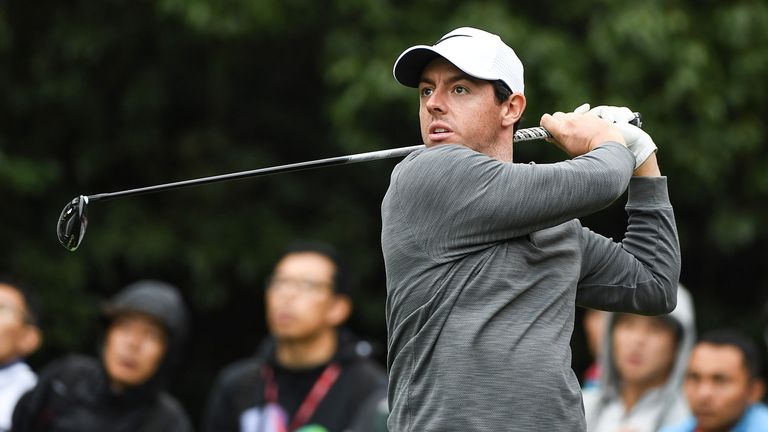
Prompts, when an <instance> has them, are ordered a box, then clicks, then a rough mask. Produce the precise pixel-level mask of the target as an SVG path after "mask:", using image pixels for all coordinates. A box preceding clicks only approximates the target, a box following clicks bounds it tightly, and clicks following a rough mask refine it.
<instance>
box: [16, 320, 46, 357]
mask: <svg viewBox="0 0 768 432" xmlns="http://www.w3.org/2000/svg"><path fill="white" fill-rule="evenodd" d="M42 343H43V332H41V331H40V328H39V327H37V326H35V325H26V326H24V330H23V331H22V332H21V336H20V337H19V339H18V340H17V341H16V347H17V349H18V352H19V355H20V356H21V357H27V356H29V355H31V354H32V353H34V352H35V351H37V349H38V348H40V345H41V344H42Z"/></svg>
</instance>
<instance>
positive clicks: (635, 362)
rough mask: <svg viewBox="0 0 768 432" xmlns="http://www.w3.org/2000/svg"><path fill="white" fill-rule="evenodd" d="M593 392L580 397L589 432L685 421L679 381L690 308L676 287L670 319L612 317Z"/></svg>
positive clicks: (637, 431)
mask: <svg viewBox="0 0 768 432" xmlns="http://www.w3.org/2000/svg"><path fill="white" fill-rule="evenodd" d="M607 330H608V331H607V334H606V338H605V341H604V343H603V352H602V353H601V357H600V365H601V369H602V371H603V377H602V378H601V382H600V384H599V386H598V388H593V389H589V390H585V391H584V410H585V414H586V419H587V429H588V430H589V431H590V432H608V431H610V432H616V431H617V430H621V431H622V432H630V431H631V432H651V431H657V430H658V429H659V428H660V427H662V426H665V425H668V424H673V423H676V422H679V421H680V420H682V419H684V418H685V417H687V416H688V415H689V410H688V406H687V404H686V401H685V397H684V396H683V394H682V389H681V385H682V380H683V376H684V374H685V369H686V366H687V364H688V363H687V362H688V355H689V353H690V350H691V346H692V345H693V341H694V317H693V304H692V301H691V298H690V295H689V294H688V292H687V290H686V289H685V288H683V287H682V286H679V287H678V294H677V307H676V308H675V309H674V310H673V311H672V313H670V314H668V315H663V316H656V317H649V316H642V315H634V314H625V313H620V314H612V315H611V316H610V317H609V318H608V328H607Z"/></svg>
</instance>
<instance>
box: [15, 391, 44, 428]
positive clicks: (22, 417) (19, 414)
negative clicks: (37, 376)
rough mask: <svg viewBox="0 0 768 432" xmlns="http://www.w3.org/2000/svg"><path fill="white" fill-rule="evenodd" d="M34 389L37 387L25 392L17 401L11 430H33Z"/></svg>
mask: <svg viewBox="0 0 768 432" xmlns="http://www.w3.org/2000/svg"><path fill="white" fill-rule="evenodd" d="M38 385H39V384H38ZM34 391H35V389H32V390H29V391H28V392H26V393H24V395H23V396H22V397H21V398H19V400H18V402H16V408H14V410H13V417H12V418H11V432H27V431H31V430H32V418H33V415H34V406H33V405H34V403H33V401H34V400H35V397H34V396H33V393H34Z"/></svg>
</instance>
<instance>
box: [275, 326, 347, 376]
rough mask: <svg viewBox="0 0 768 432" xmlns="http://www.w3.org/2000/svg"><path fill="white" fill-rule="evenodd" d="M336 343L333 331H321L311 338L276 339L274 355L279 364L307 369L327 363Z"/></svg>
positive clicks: (334, 350) (334, 352)
mask: <svg viewBox="0 0 768 432" xmlns="http://www.w3.org/2000/svg"><path fill="white" fill-rule="evenodd" d="M337 345H338V341H337V336H336V332H335V331H327V332H323V333H321V334H319V335H317V336H316V337H313V338H311V339H302V340H278V341H277V350H276V353H275V357H276V359H277V363H278V364H279V365H280V366H283V367H286V368H291V369H307V368H311V367H314V366H320V365H322V364H325V363H328V362H329V361H330V360H331V358H333V355H334V354H336V348H337Z"/></svg>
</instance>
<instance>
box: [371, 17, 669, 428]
mask: <svg viewBox="0 0 768 432" xmlns="http://www.w3.org/2000/svg"><path fill="white" fill-rule="evenodd" d="M394 76H395V78H396V79H397V81H398V82H400V83H401V84H403V85H405V86H407V87H413V88H418V96H419V120H420V126H421V135H422V139H423V140H424V143H425V144H426V147H427V148H426V149H425V150H420V151H417V152H414V153H412V154H410V155H409V156H408V157H406V158H405V159H404V160H403V161H402V162H400V163H399V164H398V165H397V167H396V168H395V169H394V171H393V172H392V176H391V182H390V185H389V189H388V191H387V194H386V196H385V197H384V200H383V203H382V248H383V253H384V260H385V264H386V272H387V310H386V314H387V325H388V345H389V358H388V370H389V390H388V392H389V404H390V409H391V414H390V417H389V420H388V425H389V430H392V431H398V432H403V431H419V432H422V431H501V430H510V431H512V430H514V431H545V430H546V431H569V432H572V431H584V430H585V429H586V426H585V421H584V411H583V408H582V400H581V392H580V389H579V382H578V380H577V378H576V376H575V375H574V372H573V371H572V369H571V351H570V347H569V342H570V339H571V333H572V331H573V326H574V309H575V306H576V305H577V304H578V305H582V306H588V307H591V308H596V309H604V310H610V311H624V312H638V313H643V314H661V313H668V312H670V311H671V310H672V309H673V308H674V307H675V302H676V290H677V282H678V277H679V272H680V253H679V247H678V240H677V233H676V227H675V221H674V215H673V211H672V207H671V205H670V203H669V199H668V195H667V181H666V178H665V177H662V176H661V175H660V172H659V167H658V165H657V162H656V155H655V149H656V147H655V144H654V143H653V141H652V139H651V138H650V137H649V136H648V135H647V134H646V133H645V132H643V131H642V130H641V129H639V128H637V127H634V126H631V125H629V124H628V121H629V119H630V118H631V111H629V110H628V109H627V108H617V107H598V108H595V109H593V110H592V111H590V112H585V111H586V109H588V108H586V107H582V108H581V109H580V110H577V111H579V112H574V113H555V114H554V115H544V116H543V117H542V118H541V125H542V126H543V127H545V128H546V129H548V130H549V131H550V132H551V133H552V134H553V136H554V138H553V140H552V142H553V143H555V144H556V145H557V146H558V147H560V148H561V149H563V150H564V151H565V152H566V153H567V154H568V155H569V156H570V157H572V159H570V160H566V161H563V162H559V163H554V164H515V163H513V162H512V156H513V152H512V137H513V132H514V130H515V128H516V127H517V124H518V121H519V120H520V117H521V116H522V115H523V112H524V110H525V105H526V99H525V95H524V86H523V66H522V64H521V62H520V60H519V59H518V58H517V56H516V55H515V53H514V51H513V50H512V49H511V48H510V47H508V46H507V45H506V44H504V43H503V42H502V41H501V39H500V38H499V37H498V36H496V35H493V34H489V33H487V32H485V31H481V30H477V29H473V28H459V29H456V30H454V31H452V32H450V33H448V34H446V35H445V36H443V37H442V38H441V39H440V40H439V41H438V42H437V43H435V45H432V46H423V45H421V46H415V47H412V48H409V49H407V50H406V51H405V52H403V53H402V54H401V55H400V57H399V58H398V59H397V61H396V62H395V66H394ZM627 113H629V114H630V115H629V116H627V115H626V114H627ZM600 117H603V118H600ZM606 119H608V120H606ZM609 120H610V121H609ZM611 121H613V122H616V123H611ZM633 173H634V176H633ZM627 187H629V194H628V198H627V204H626V210H627V212H628V214H629V221H628V228H627V233H626V237H625V238H624V240H623V241H622V242H620V243H616V242H614V241H612V240H611V239H608V238H605V237H603V236H600V235H598V234H596V233H594V232H592V231H589V230H588V229H586V228H583V227H582V226H581V224H580V222H579V220H577V219H575V218H577V217H580V216H584V215H587V214H590V213H593V212H595V211H597V210H599V209H601V208H604V207H606V206H608V205H609V204H610V203H611V202H612V201H614V200H616V199H617V198H619V197H620V196H621V195H622V194H623V193H624V192H625V190H626V189H627Z"/></svg>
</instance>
